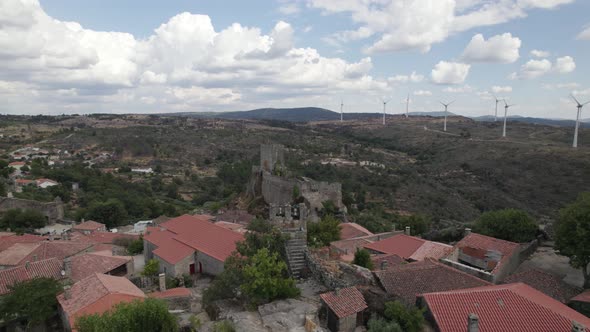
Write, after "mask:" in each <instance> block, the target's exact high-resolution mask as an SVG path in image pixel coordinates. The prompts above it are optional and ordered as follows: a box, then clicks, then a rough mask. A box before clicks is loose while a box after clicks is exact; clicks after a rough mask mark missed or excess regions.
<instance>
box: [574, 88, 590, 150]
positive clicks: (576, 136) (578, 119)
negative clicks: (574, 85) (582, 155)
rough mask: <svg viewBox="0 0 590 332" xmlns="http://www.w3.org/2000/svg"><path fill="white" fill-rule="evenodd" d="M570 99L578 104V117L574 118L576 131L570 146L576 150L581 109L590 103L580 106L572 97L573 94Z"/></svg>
mask: <svg viewBox="0 0 590 332" xmlns="http://www.w3.org/2000/svg"><path fill="white" fill-rule="evenodd" d="M572 98H574V100H575V101H576V103H577V104H578V115H577V116H576V129H575V130H574V143H573V144H572V146H573V147H574V148H577V147H578V128H580V117H581V116H582V107H584V105H586V104H588V103H590V101H587V102H585V103H583V104H580V102H579V101H578V100H577V99H576V97H574V95H573V94H572Z"/></svg>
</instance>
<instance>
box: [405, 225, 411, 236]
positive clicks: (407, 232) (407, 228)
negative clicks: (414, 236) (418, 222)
mask: <svg viewBox="0 0 590 332" xmlns="http://www.w3.org/2000/svg"><path fill="white" fill-rule="evenodd" d="M405 233H406V235H410V226H406V232H405Z"/></svg>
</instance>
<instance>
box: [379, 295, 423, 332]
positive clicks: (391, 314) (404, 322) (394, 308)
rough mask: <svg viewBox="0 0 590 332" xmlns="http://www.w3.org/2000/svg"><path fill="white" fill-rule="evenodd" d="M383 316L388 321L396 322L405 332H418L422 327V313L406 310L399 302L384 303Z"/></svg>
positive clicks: (411, 309) (420, 311) (416, 310)
mask: <svg viewBox="0 0 590 332" xmlns="http://www.w3.org/2000/svg"><path fill="white" fill-rule="evenodd" d="M384 315H385V317H386V318H387V319H389V320H390V321H394V322H397V323H398V324H399V325H400V326H401V327H402V329H403V331H406V332H420V331H422V326H423V325H424V314H423V311H422V310H420V309H417V308H407V307H406V306H404V305H403V304H402V303H401V302H399V301H393V302H387V303H385V312H384Z"/></svg>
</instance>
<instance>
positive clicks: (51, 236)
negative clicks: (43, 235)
mask: <svg viewBox="0 0 590 332" xmlns="http://www.w3.org/2000/svg"><path fill="white" fill-rule="evenodd" d="M49 241H53V233H51V234H49Z"/></svg>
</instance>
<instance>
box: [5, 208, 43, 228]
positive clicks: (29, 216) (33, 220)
mask: <svg viewBox="0 0 590 332" xmlns="http://www.w3.org/2000/svg"><path fill="white" fill-rule="evenodd" d="M46 223H47V219H46V218H45V216H44V215H42V214H41V212H39V211H37V210H21V209H10V210H7V211H6V212H4V215H3V216H2V219H0V228H3V229H6V228H10V229H11V230H12V231H15V232H19V233H24V232H26V231H31V230H33V229H36V228H41V227H43V226H45V224H46Z"/></svg>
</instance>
